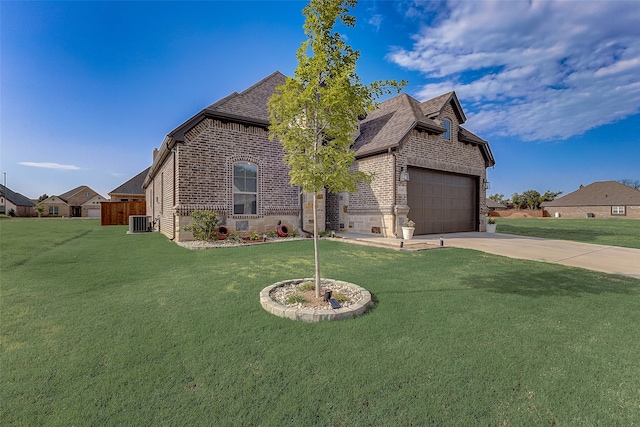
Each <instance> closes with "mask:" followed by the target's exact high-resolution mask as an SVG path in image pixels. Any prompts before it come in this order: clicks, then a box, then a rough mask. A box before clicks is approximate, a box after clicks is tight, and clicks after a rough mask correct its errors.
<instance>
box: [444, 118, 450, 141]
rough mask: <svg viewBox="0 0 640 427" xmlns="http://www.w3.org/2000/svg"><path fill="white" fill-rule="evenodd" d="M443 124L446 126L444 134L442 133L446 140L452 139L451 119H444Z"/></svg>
mask: <svg viewBox="0 0 640 427" xmlns="http://www.w3.org/2000/svg"><path fill="white" fill-rule="evenodd" d="M442 125H443V126H444V135H442V136H443V138H444V140H445V141H451V120H448V119H444V120H443V121H442Z"/></svg>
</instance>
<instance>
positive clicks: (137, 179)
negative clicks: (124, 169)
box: [109, 167, 151, 195]
mask: <svg viewBox="0 0 640 427" xmlns="http://www.w3.org/2000/svg"><path fill="white" fill-rule="evenodd" d="M149 169H151V167H148V168H146V169H145V170H143V171H142V172H140V173H139V174H138V175H136V176H134V177H133V178H131V179H130V180H129V181H127V182H125V183H124V184H122V185H121V186H119V187H117V188H115V189H113V190H111V191H110V192H109V195H111V194H142V195H143V194H144V188H142V184H143V183H144V179H145V178H146V177H147V174H148V173H149Z"/></svg>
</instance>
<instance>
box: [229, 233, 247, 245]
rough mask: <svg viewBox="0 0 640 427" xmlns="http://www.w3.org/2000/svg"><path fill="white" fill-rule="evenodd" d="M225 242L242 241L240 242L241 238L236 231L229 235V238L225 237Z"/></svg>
mask: <svg viewBox="0 0 640 427" xmlns="http://www.w3.org/2000/svg"><path fill="white" fill-rule="evenodd" d="M227 240H228V241H230V242H235V243H242V242H243V241H244V240H242V236H241V235H240V233H238V232H237V231H236V232H234V233H231V234H229V236H228V237H227Z"/></svg>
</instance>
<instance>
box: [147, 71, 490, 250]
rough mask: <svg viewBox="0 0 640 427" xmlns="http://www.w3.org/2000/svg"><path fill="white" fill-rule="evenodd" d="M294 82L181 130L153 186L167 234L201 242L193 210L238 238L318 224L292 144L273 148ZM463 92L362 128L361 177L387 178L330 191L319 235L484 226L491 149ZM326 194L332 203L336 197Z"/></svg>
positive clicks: (277, 80)
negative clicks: (274, 109) (463, 102)
mask: <svg viewBox="0 0 640 427" xmlns="http://www.w3.org/2000/svg"><path fill="white" fill-rule="evenodd" d="M285 79H286V77H285V76H284V75H283V74H281V73H280V72H275V73H273V74H271V75H270V76H268V77H266V78H265V79H263V80H261V81H260V82H258V83H256V84H255V85H253V86H251V87H249V88H248V89H246V90H245V91H243V92H241V93H237V92H234V93H232V94H231V95H229V96H227V97H225V98H223V99H221V100H220V101H218V102H216V103H214V104H212V105H210V106H209V107H207V108H205V109H203V110H202V111H200V112H199V113H198V114H196V115H195V116H193V117H191V118H190V119H188V120H187V121H186V122H184V123H183V124H181V125H180V126H179V127H177V128H176V129H174V130H173V131H172V132H170V133H169V134H168V135H167V136H166V137H165V139H164V141H163V143H162V145H161V146H160V148H159V149H156V150H154V153H153V163H152V165H151V168H150V169H149V173H148V175H147V177H146V178H145V181H144V184H143V186H144V188H145V191H146V202H147V215H151V216H153V217H154V218H159V228H160V232H162V233H163V234H165V235H166V236H167V237H169V238H171V239H176V240H190V239H192V236H191V234H190V233H187V232H185V231H183V228H184V226H185V225H188V224H190V222H191V218H190V216H189V215H190V213H191V212H193V211H194V210H196V209H209V210H212V211H215V212H217V213H218V214H219V216H220V217H221V218H223V220H224V221H225V224H226V226H227V227H228V228H229V229H230V230H231V231H236V230H237V231H239V232H241V233H249V232H257V233H260V234H261V233H263V232H266V231H268V230H273V229H275V228H276V227H277V225H278V224H284V225H287V226H288V227H290V228H291V229H300V230H307V229H311V228H312V223H311V221H312V212H311V202H312V200H310V199H309V196H308V195H301V193H300V189H299V188H297V187H294V186H291V185H290V184H289V176H288V170H287V167H286V166H285V165H284V164H283V162H282V158H283V155H284V152H283V149H282V145H281V144H280V143H279V142H278V141H277V140H274V141H270V140H269V138H268V136H269V132H268V127H269V114H268V110H267V106H266V104H267V101H268V99H269V98H270V97H271V95H272V94H273V93H274V91H275V88H276V87H277V86H279V85H281V84H283V83H284V82H285ZM465 120H466V117H465V115H464V112H463V111H462V107H461V106H460V104H459V102H458V98H457V96H456V94H455V93H454V92H450V93H447V94H444V95H442V96H440V97H438V98H435V99H432V100H430V101H427V102H423V103H421V102H419V101H417V100H415V99H414V98H412V97H410V96H408V95H406V94H402V95H398V96H396V97H394V98H392V99H389V100H387V101H385V102H382V103H381V104H379V106H378V108H377V109H376V110H375V111H373V112H371V113H369V114H368V116H367V117H366V118H365V119H363V120H362V121H361V122H360V125H359V132H358V134H357V135H355V139H354V145H353V148H354V150H355V151H356V162H355V163H354V165H353V168H354V170H363V171H366V172H375V177H374V179H373V181H372V182H371V183H370V184H361V185H360V186H359V189H358V192H357V193H354V194H349V193H346V192H343V193H340V194H337V195H334V194H326V195H325V194H320V195H318V199H319V200H321V203H319V205H320V209H319V211H320V212H319V220H320V221H321V224H318V225H319V229H321V230H322V229H332V230H335V231H338V232H339V231H350V232H357V233H368V234H369V233H374V234H380V235H384V236H397V235H399V236H401V232H400V233H399V232H398V230H399V227H400V225H401V224H402V223H403V222H404V221H405V220H406V219H407V217H409V218H411V219H412V220H413V221H415V222H416V234H429V233H444V232H455V231H477V230H484V215H485V213H486V205H485V196H486V191H485V184H486V168H487V167H490V166H493V165H494V164H495V160H494V158H493V154H492V153H491V150H490V148H489V144H488V143H487V142H486V141H484V140H483V139H481V138H479V137H478V136H476V135H474V134H473V133H471V132H469V131H467V130H466V129H464V128H462V127H461V126H460V125H462V124H463V123H464V122H465ZM325 196H326V197H325Z"/></svg>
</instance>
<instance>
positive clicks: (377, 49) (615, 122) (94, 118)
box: [0, 0, 640, 198]
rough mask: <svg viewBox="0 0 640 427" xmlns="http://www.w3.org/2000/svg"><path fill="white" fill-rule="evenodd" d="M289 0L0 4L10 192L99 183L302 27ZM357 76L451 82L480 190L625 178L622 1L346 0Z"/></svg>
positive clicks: (147, 152) (252, 73)
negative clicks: (474, 154)
mask: <svg viewBox="0 0 640 427" xmlns="http://www.w3.org/2000/svg"><path fill="white" fill-rule="evenodd" d="M304 5H305V2H297V1H283V2H277V1H257V2H251V1H233V2H231V1H208V2H153V1H149V2H146V1H145V2H115V1H114V2H62V1H60V2H55V1H54V2H50V1H47V2H31V1H29V2H14V1H2V2H0V20H1V22H0V37H1V38H0V43H1V45H0V55H1V56H0V60H1V62H0V107H1V109H0V170H1V171H2V172H4V173H6V177H7V186H8V187H9V188H11V189H12V190H14V191H17V192H20V193H22V194H24V195H25V196H27V197H31V198H36V197H38V196H39V195H41V194H43V193H47V194H48V195H52V194H61V193H63V192H65V191H68V190H70V189H72V188H74V187H76V186H78V185H88V186H90V187H91V188H93V189H94V190H96V191H98V192H99V193H101V194H102V195H103V196H107V193H108V192H109V191H111V190H113V189H114V188H116V187H117V186H119V185H120V184H121V183H123V182H125V181H126V180H128V179H129V178H131V177H133V176H134V175H136V174H137V173H139V172H140V171H142V170H143V169H145V168H146V167H148V166H149V165H150V164H151V157H152V150H153V148H154V147H158V146H159V145H160V144H161V142H162V140H163V138H164V136H165V135H166V134H167V133H169V132H170V131H171V130H173V129H174V128H176V127H177V126H179V125H180V124H181V123H182V122H184V121H185V120H187V119H188V118H190V117H191V116H192V115H194V114H196V113H197V112H198V111H200V110H201V109H202V108H204V107H206V106H207V105H209V104H212V103H213V102H215V101H217V100H219V99H220V98H222V97H224V96H227V95H228V94H230V93H232V92H234V91H238V92H240V91H242V90H244V89H246V88H247V87H249V86H251V85H252V84H253V83H255V82H257V81H258V80H260V79H262V78H263V77H266V76H267V75H269V74H271V73H272V72H273V71H275V70H279V71H281V72H283V73H285V74H287V75H292V74H293V72H294V70H295V68H296V65H297V64H296V58H295V54H296V50H297V49H298V47H299V46H300V43H301V42H302V41H304V33H303V30H302V24H303V22H304V17H303V16H302V13H301V11H302V8H303V7H304ZM353 13H354V15H355V16H356V17H357V23H356V27H355V28H353V29H347V30H345V31H344V37H345V38H346V40H347V41H348V42H349V44H351V45H352V46H353V47H354V48H355V49H357V50H359V51H360V52H361V58H360V61H359V62H358V73H359V75H360V77H361V79H362V80H363V82H365V83H370V82H372V81H374V80H379V79H398V80H400V79H406V80H408V81H409V85H408V86H407V87H406V88H405V92H407V93H409V94H410V95H411V96H413V97H415V98H417V99H418V100H425V99H428V98H431V97H434V96H437V95H440V94H442V93H445V92H448V91H450V90H455V91H456V93H457V94H458V98H459V100H460V102H461V104H462V107H463V109H464V110H465V113H466V115H467V119H468V120H467V123H466V124H465V126H466V127H467V128H468V129H469V130H471V131H472V132H474V133H476V134H478V135H479V136H481V137H482V138H484V139H486V140H488V141H489V142H490V144H491V148H492V150H493V153H494V155H495V157H496V161H497V163H496V166H495V168H493V169H489V171H488V176H489V180H490V181H491V185H492V187H491V190H489V193H490V194H492V193H502V194H504V195H505V196H506V197H509V196H510V195H511V194H512V193H514V192H519V193H520V192H523V191H525V190H528V189H536V190H538V191H540V192H541V193H542V192H544V191H546V190H552V191H563V192H564V193H565V194H566V193H569V192H571V191H574V190H576V189H577V188H578V187H579V185H580V184H585V185H586V184H589V183H591V182H594V181H604V180H619V179H625V178H627V179H634V180H636V179H640V137H639V135H640V42H638V40H640V25H638V22H640V3H639V2H638V1H635V0H634V1H624V0H623V1H607V0H597V1H580V2H578V1H560V2H557V1H549V0H546V1H537V0H532V1H506V0H500V1H489V0H487V1H469V0H467V1H457V0H456V1H436V2H424V1H395V2H390V1H363V2H360V3H359V4H358V5H357V6H356V8H355V9H354V11H353Z"/></svg>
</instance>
